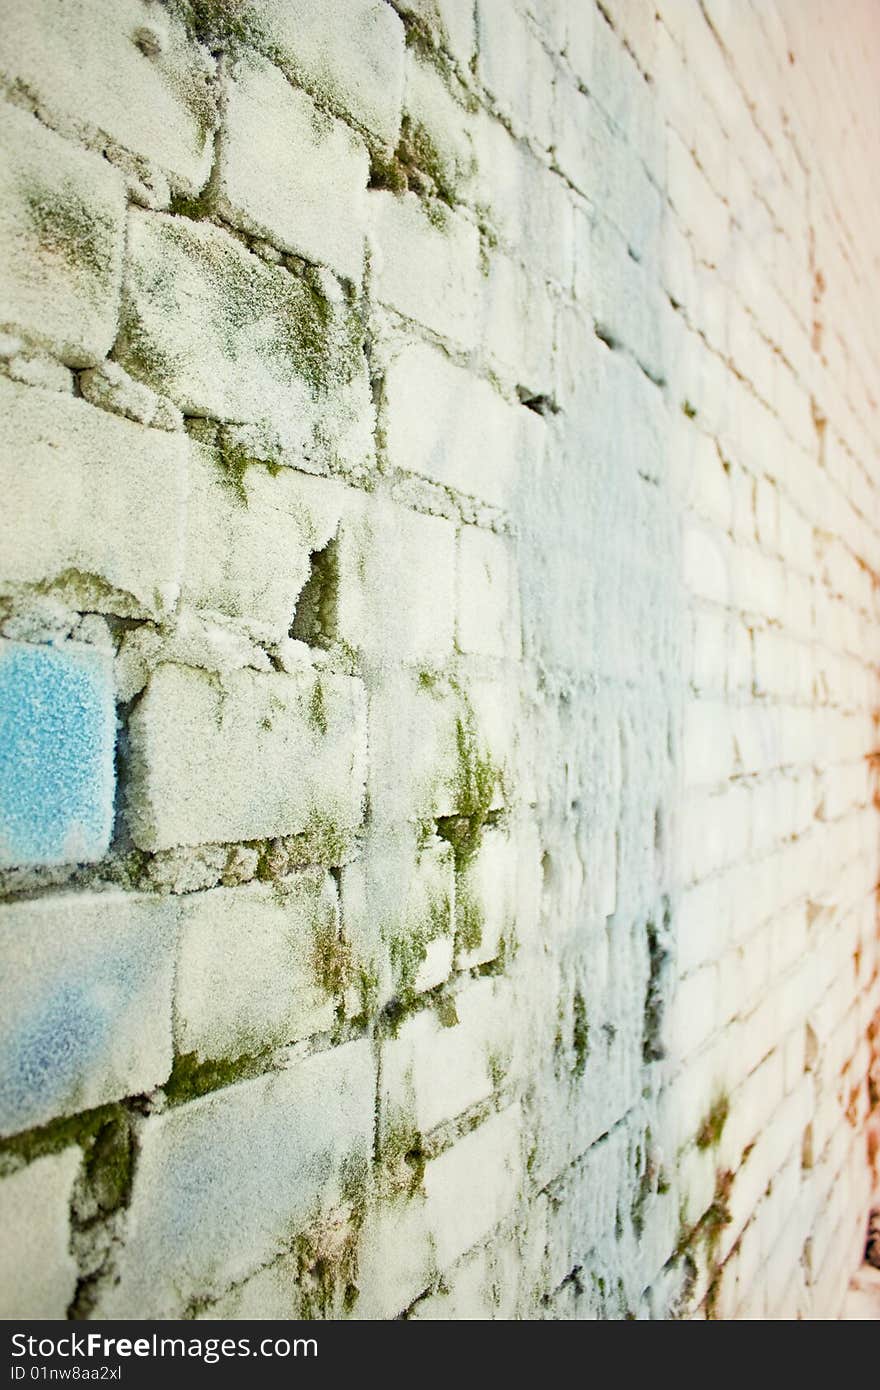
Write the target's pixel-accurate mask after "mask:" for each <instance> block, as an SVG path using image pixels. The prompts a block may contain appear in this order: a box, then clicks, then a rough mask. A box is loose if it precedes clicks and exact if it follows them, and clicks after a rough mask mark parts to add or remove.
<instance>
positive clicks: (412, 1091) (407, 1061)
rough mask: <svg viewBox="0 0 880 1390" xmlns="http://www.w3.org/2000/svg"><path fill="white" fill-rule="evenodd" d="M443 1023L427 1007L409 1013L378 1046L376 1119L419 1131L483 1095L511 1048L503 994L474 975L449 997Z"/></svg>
mask: <svg viewBox="0 0 880 1390" xmlns="http://www.w3.org/2000/svg"><path fill="white" fill-rule="evenodd" d="M454 1006H455V1013H456V1020H457V1021H453V1022H452V1023H450V1024H449V1025H448V1026H444V1023H443V1022H441V1020H440V1019H439V1018H438V1016H437V1014H436V1012H435V1011H434V1010H433V1009H430V1008H428V1009H423V1010H422V1011H421V1012H420V1013H417V1014H413V1015H412V1016H411V1017H410V1018H408V1019H407V1020H406V1021H405V1022H404V1024H403V1025H402V1026H401V1028H400V1031H399V1033H398V1035H397V1037H396V1038H393V1039H391V1040H389V1041H388V1042H387V1043H386V1044H385V1047H384V1048H383V1052H382V1081H381V1088H380V1105H381V1107H382V1117H383V1118H382V1124H383V1126H384V1127H385V1129H386V1130H392V1129H393V1128H394V1127H395V1126H396V1125H398V1126H399V1125H400V1124H401V1123H402V1122H409V1123H410V1124H413V1125H414V1126H415V1128H416V1129H417V1130H419V1131H421V1132H422V1133H428V1132H429V1131H430V1130H432V1129H434V1128H436V1126H437V1125H439V1124H442V1123H444V1122H445V1121H447V1120H452V1119H455V1118H456V1116H458V1115H460V1114H462V1113H463V1112H464V1111H465V1110H468V1109H469V1108H470V1107H471V1106H474V1105H477V1104H478V1103H479V1102H480V1101H483V1100H487V1099H488V1098H489V1096H490V1095H491V1094H492V1091H493V1089H494V1074H497V1073H503V1072H504V1071H506V1070H507V1063H508V1061H509V1056H510V1052H511V1045H512V1036H511V1027H510V1023H511V1019H510V1013H509V998H508V995H507V994H505V993H502V992H501V991H500V990H499V988H498V984H497V982H496V981H494V980H477V981H474V982H473V983H471V984H469V985H468V986H467V988H465V989H464V990H460V991H459V992H458V993H457V994H456V995H455V998H454Z"/></svg>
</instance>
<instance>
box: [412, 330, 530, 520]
mask: <svg viewBox="0 0 880 1390" xmlns="http://www.w3.org/2000/svg"><path fill="white" fill-rule="evenodd" d="M526 414H527V412H526V411H525V410H524V409H523V407H522V406H512V405H509V404H508V403H507V401H505V400H504V399H503V398H502V397H501V396H500V395H499V394H498V392H497V391H496V390H494V389H493V387H492V386H490V385H489V383H488V382H486V381H482V380H481V379H480V378H479V377H475V376H474V375H473V374H472V373H470V372H468V371H466V370H465V369H464V368H463V367H458V366H456V365H455V364H454V363H452V362H451V361H450V360H449V359H448V358H447V357H446V356H445V354H443V353H442V352H440V351H438V350H437V349H435V348H432V347H427V346H425V345H422V344H419V345H413V346H411V347H408V348H406V349H404V351H403V352H401V353H400V355H399V356H397V357H396V358H395V359H394V361H393V362H392V363H391V366H390V367H389V369H388V371H387V373H386V376H385V447H386V450H387V453H388V460H389V462H390V463H391V464H392V465H393V466H394V467H396V468H401V469H407V470H411V471H412V472H414V473H421V474H422V475H423V476H424V477H426V478H430V479H431V480H432V481H433V482H437V483H440V484H441V485H443V486H446V487H453V488H455V489H456V490H457V491H459V492H463V493H466V494H469V495H471V496H475V497H479V498H480V499H481V500H483V501H485V502H490V503H492V504H493V505H494V506H497V507H503V506H505V505H506V504H507V503H508V501H509V500H510V496H511V492H512V489H513V487H514V486H515V483H516V478H517V473H518V470H519V467H520V465H521V463H522V462H525V463H526V466H528V463H527V459H528V455H527V444H528V442H529V441H530V437H531V430H530V426H531V419H530V418H529V419H524V418H523V417H524V416H526ZM530 415H531V412H529V416H530Z"/></svg>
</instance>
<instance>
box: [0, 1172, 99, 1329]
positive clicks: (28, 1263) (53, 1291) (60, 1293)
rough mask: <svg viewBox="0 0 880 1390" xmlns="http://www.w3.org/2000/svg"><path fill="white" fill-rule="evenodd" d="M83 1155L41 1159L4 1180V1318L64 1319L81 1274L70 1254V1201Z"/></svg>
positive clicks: (0, 1299)
mask: <svg viewBox="0 0 880 1390" xmlns="http://www.w3.org/2000/svg"><path fill="white" fill-rule="evenodd" d="M81 1157H82V1155H81V1152H80V1150H79V1149H78V1148H76V1147H74V1148H69V1149H64V1150H63V1152H62V1153H60V1154H52V1155H50V1156H48V1157H46V1158H38V1159H36V1160H35V1161H34V1162H33V1163H31V1164H30V1165H29V1167H27V1168H24V1169H22V1170H21V1172H18V1173H14V1174H13V1175H12V1176H11V1177H8V1178H4V1179H3V1181H2V1182H0V1220H2V1222H3V1230H4V1232H5V1235H4V1240H3V1252H4V1253H3V1257H2V1261H0V1310H2V1316H3V1318H4V1319H10V1320H11V1319H25V1318H28V1319H30V1318H46V1319H48V1318H52V1319H57V1318H65V1317H66V1316H67V1305H68V1304H69V1303H70V1301H71V1299H72V1298H73V1295H74V1294H75V1292H76V1285H77V1278H78V1270H77V1267H76V1261H75V1260H74V1258H73V1255H72V1254H71V1251H70V1219H69V1210H70V1199H71V1196H72V1192H73V1184H74V1181H75V1179H76V1176H77V1173H78V1171H79V1166H80V1160H81Z"/></svg>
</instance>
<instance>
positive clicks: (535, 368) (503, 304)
mask: <svg viewBox="0 0 880 1390" xmlns="http://www.w3.org/2000/svg"><path fill="white" fill-rule="evenodd" d="M485 270H486V273H485V277H484V282H483V295H484V298H483V310H482V319H483V345H484V348H485V350H486V352H487V353H489V354H490V355H491V357H492V358H493V359H494V360H495V362H496V363H497V364H498V367H499V368H500V370H501V373H502V375H503V376H504V377H506V378H507V379H508V380H510V381H512V382H514V383H516V385H518V386H521V387H524V388H525V389H526V391H527V392H529V393H531V394H532V395H536V396H537V395H542V394H543V395H552V390H551V389H550V388H551V387H552V357H553V319H554V306H553V300H552V298H551V296H550V294H549V293H548V291H547V289H546V287H545V286H544V284H543V283H542V282H541V281H540V280H537V279H535V278H534V277H533V276H530V275H529V273H528V272H527V271H526V270H525V269H524V268H523V267H522V266H521V265H520V263H519V262H518V261H516V260H515V259H514V258H513V257H511V256H508V255H506V254H505V252H503V251H501V250H496V251H494V252H493V253H492V254H491V255H490V256H489V257H488V263H487V266H486V267H485Z"/></svg>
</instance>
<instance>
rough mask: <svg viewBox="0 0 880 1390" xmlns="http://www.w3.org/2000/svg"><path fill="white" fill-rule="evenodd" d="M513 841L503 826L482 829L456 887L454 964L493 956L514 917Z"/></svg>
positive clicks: (462, 966) (466, 964)
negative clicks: (478, 841) (476, 844)
mask: <svg viewBox="0 0 880 1390" xmlns="http://www.w3.org/2000/svg"><path fill="white" fill-rule="evenodd" d="M516 866H517V853H516V842H515V840H514V839H512V838H511V837H510V836H508V835H507V834H506V833H505V832H504V831H503V830H500V829H498V828H495V827H493V828H489V829H485V830H484V831H483V833H482V838H481V841H480V844H479V847H478V848H477V850H476V853H475V854H474V857H473V859H472V860H471V862H470V863H469V864H468V865H467V867H466V869H465V870H464V872H463V873H462V874H461V877H460V881H459V883H458V885H457V890H456V903H455V919H456V942H457V953H456V964H457V965H458V967H459V969H468V968H470V967H471V966H474V965H484V964H485V963H486V962H487V961H490V960H494V959H495V957H496V956H497V955H498V953H499V951H500V950H501V947H502V942H504V941H505V940H507V938H508V937H509V935H510V933H511V930H512V929H513V928H514V926H515V924H516V920H517V914H516V903H517V898H516V888H517V883H516V879H517V875H516Z"/></svg>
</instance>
